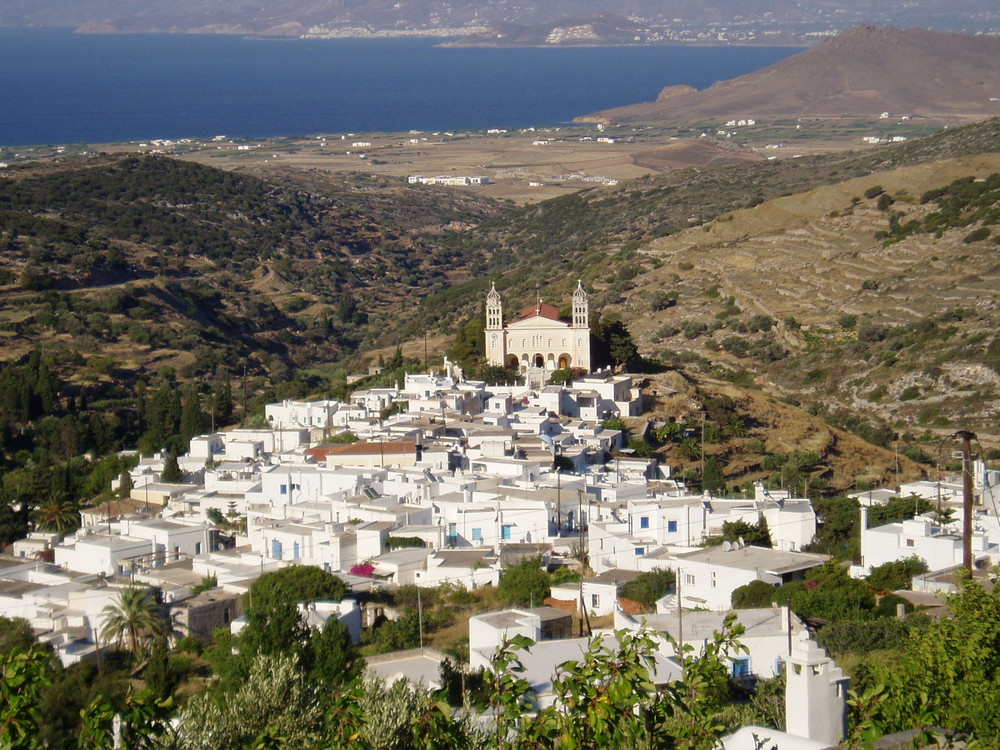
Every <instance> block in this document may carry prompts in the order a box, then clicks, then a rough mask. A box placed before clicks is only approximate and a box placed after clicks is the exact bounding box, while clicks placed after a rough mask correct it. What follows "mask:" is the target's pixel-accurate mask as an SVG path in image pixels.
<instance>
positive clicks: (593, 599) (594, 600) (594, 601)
mask: <svg viewBox="0 0 1000 750" xmlns="http://www.w3.org/2000/svg"><path fill="white" fill-rule="evenodd" d="M590 606H591V607H600V606H601V597H600V595H599V594H591V595H590Z"/></svg>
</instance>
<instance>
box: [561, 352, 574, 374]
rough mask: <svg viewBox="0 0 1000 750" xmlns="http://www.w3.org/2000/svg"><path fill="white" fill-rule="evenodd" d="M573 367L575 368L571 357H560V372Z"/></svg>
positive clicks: (563, 355)
mask: <svg viewBox="0 0 1000 750" xmlns="http://www.w3.org/2000/svg"><path fill="white" fill-rule="evenodd" d="M572 366H573V358H572V357H571V356H569V355H568V354H560V355H559V369H560V370H568V369H569V368H570V367H572Z"/></svg>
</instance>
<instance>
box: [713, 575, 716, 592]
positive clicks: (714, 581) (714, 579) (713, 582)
mask: <svg viewBox="0 0 1000 750" xmlns="http://www.w3.org/2000/svg"><path fill="white" fill-rule="evenodd" d="M715 583H716V581H715V573H714V572H713V573H712V588H713V589H714V588H715Z"/></svg>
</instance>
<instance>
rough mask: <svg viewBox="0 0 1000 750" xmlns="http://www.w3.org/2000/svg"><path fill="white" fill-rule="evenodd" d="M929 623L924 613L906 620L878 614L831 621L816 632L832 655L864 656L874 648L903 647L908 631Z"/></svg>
mask: <svg viewBox="0 0 1000 750" xmlns="http://www.w3.org/2000/svg"><path fill="white" fill-rule="evenodd" d="M929 624H930V620H929V619H928V618H927V616H926V615H912V616H910V617H907V618H906V619H905V620H898V619H896V618H895V617H879V618H877V619H874V620H844V621H842V622H831V623H828V624H827V625H825V626H823V628H822V629H821V630H820V631H819V632H818V633H817V634H816V642H817V643H819V645H821V646H822V647H823V648H825V649H826V650H827V652H828V653H829V654H830V655H831V656H833V657H835V658H839V657H841V656H844V655H847V654H857V655H859V656H866V655H868V654H871V653H872V652H873V651H879V650H891V651H895V650H898V649H902V648H905V647H906V644H907V641H908V640H909V637H910V634H911V633H912V632H914V631H915V630H924V629H926V628H927V626H928V625H929Z"/></svg>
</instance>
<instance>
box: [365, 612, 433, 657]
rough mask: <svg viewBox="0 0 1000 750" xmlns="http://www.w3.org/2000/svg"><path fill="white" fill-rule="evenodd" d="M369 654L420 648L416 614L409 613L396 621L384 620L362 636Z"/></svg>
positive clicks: (418, 623) (418, 624) (418, 625)
mask: <svg viewBox="0 0 1000 750" xmlns="http://www.w3.org/2000/svg"><path fill="white" fill-rule="evenodd" d="M363 640H364V643H365V644H367V645H368V647H369V650H370V651H371V653H374V654H384V653H387V652H389V651H402V650H404V649H408V648H417V647H419V646H420V621H419V616H418V613H416V612H410V613H409V614H407V615H404V616H403V617H400V618H399V619H397V620H385V621H383V622H381V623H380V624H378V625H376V626H375V627H374V628H372V629H371V630H369V631H368V632H366V633H365V634H364V637H363Z"/></svg>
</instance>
